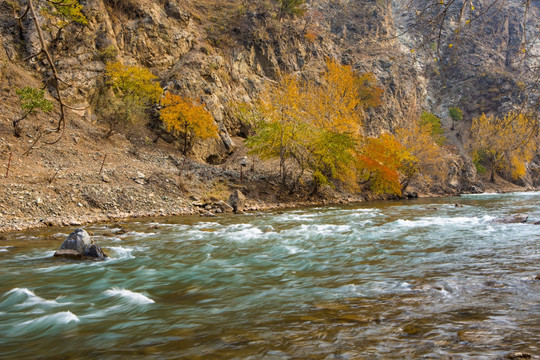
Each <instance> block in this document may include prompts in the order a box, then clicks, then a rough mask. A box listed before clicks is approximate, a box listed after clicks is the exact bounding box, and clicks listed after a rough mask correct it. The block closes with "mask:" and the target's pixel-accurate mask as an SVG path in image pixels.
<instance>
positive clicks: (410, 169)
mask: <svg viewBox="0 0 540 360" xmlns="http://www.w3.org/2000/svg"><path fill="white" fill-rule="evenodd" d="M395 134H396V138H397V139H399V141H400V143H401V144H402V145H403V147H404V148H405V150H406V151H407V152H408V153H409V158H406V159H404V161H403V163H402V165H401V167H400V173H401V175H402V180H401V191H402V192H404V191H405V189H406V188H407V187H408V185H409V184H410V182H411V181H412V180H413V179H414V178H420V179H421V180H424V181H426V182H428V183H433V182H434V181H437V180H439V181H442V180H444V179H445V178H446V176H447V165H446V163H445V161H444V159H445V152H444V149H443V148H441V147H440V146H439V145H438V144H437V142H436V141H435V139H434V138H433V126H432V123H431V122H426V121H425V119H424V120H422V119H421V118H419V119H418V120H416V121H411V122H410V123H409V124H407V126H405V127H401V128H398V129H396V132H395Z"/></svg>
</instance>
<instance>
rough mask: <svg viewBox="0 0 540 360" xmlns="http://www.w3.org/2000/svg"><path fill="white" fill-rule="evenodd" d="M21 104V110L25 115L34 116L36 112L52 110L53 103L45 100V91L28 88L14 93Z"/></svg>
mask: <svg viewBox="0 0 540 360" xmlns="http://www.w3.org/2000/svg"><path fill="white" fill-rule="evenodd" d="M15 93H16V94H17V96H19V101H20V102H21V109H22V110H23V111H24V112H25V114H28V115H31V114H35V113H36V112H37V111H38V110H41V111H43V112H49V111H52V109H53V103H52V101H50V100H47V99H45V90H39V89H35V88H33V87H30V86H26V87H24V88H21V89H18V90H16V91H15Z"/></svg>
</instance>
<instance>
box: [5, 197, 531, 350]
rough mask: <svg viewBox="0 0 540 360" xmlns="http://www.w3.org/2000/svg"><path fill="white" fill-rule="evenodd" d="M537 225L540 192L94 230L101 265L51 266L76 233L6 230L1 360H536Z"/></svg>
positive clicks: (191, 219)
mask: <svg viewBox="0 0 540 360" xmlns="http://www.w3.org/2000/svg"><path fill="white" fill-rule="evenodd" d="M456 203H458V204H459V205H460V206H458V207H456V206H455V204H456ZM520 213H527V214H529V216H530V217H529V220H530V221H529V223H526V224H500V223H495V222H493V220H494V219H496V218H499V217H504V216H509V215H514V214H520ZM531 220H533V221H540V193H514V194H485V195H464V196H461V197H451V198H438V199H418V200H408V201H387V202H370V203H362V204H356V205H347V206H339V207H319V208H306V209H296V210H290V211H283V212H273V213H258V214H246V215H241V216H240V215H223V216H218V217H216V218H210V219H207V218H199V217H178V218H166V219H153V220H152V219H149V220H147V221H140V222H126V223H122V224H108V225H103V224H102V225H93V226H87V227H86V230H87V231H89V232H91V233H93V238H94V239H95V240H96V241H97V242H98V243H99V244H100V245H101V246H102V247H103V248H104V249H105V251H106V252H107V253H108V254H109V255H110V260H107V261H105V262H74V261H68V260H59V259H53V258H52V255H53V253H54V251H55V250H56V249H57V248H58V247H59V245H60V244H61V242H62V241H63V239H64V238H65V237H66V236H67V234H68V233H69V232H70V231H72V230H73V229H72V228H70V229H67V228H62V229H53V230H51V229H48V230H40V231H38V230H34V231H30V232H24V233H17V234H10V235H8V237H7V240H3V241H0V358H1V359H19V358H20V359H31V358H32V359H34V358H40V359H125V358H135V359H138V358H140V359H496V358H499V357H503V356H505V354H508V353H513V352H518V351H520V352H525V353H529V354H531V355H533V356H540V280H538V279H536V278H537V276H539V275H540V268H539V264H540V226H538V225H533V224H532V223H531ZM121 227H122V228H123V229H124V230H125V231H123V230H122V231H119V230H120V228H121Z"/></svg>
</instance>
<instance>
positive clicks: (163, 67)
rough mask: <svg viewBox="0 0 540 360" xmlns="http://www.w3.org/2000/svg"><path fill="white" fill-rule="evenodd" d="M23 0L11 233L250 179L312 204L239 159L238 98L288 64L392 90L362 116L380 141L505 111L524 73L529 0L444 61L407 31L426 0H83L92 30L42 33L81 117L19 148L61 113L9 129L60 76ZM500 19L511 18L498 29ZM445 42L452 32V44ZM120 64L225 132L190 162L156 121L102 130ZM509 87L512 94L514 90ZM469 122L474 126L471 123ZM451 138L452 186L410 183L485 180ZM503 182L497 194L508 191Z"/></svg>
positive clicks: (159, 203)
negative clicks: (342, 67) (424, 121)
mask: <svg viewBox="0 0 540 360" xmlns="http://www.w3.org/2000/svg"><path fill="white" fill-rule="evenodd" d="M24 3H25V1H23V0H20V1H14V0H11V1H4V2H2V3H1V4H0V41H1V44H2V47H0V71H1V72H0V79H1V86H2V88H1V89H0V91H1V93H0V102H1V103H2V112H1V113H0V141H1V143H0V162H1V163H2V169H3V170H7V167H8V164H9V172H10V173H9V177H8V178H7V179H3V180H1V182H0V186H1V191H2V194H5V195H4V197H3V198H2V201H1V202H0V214H1V216H2V217H0V220H2V221H1V222H2V223H3V227H1V228H2V229H8V228H17V227H18V226H20V224H21V223H22V222H25V221H26V225H25V226H39V225H40V224H46V223H58V222H60V223H62V222H63V223H66V224H67V223H70V222H73V223H78V222H80V221H81V219H82V221H96V220H98V219H106V218H107V217H113V218H114V217H124V216H134V215H141V216H142V215H153V214H162V215H163V214H176V213H189V212H194V211H199V210H201V205H202V207H204V206H206V205H209V204H211V203H213V202H216V201H217V200H220V199H226V198H227V197H228V194H229V192H230V191H232V190H234V189H238V188H239V189H241V190H242V191H243V192H244V193H245V194H246V195H247V196H248V201H251V206H252V207H253V208H260V207H265V206H268V204H276V203H281V202H284V201H285V202H287V201H291V202H298V201H305V200H306V199H307V194H308V193H309V191H308V190H307V189H306V190H305V191H306V193H304V192H302V191H299V192H298V193H297V194H295V195H290V196H289V197H288V198H286V199H284V198H283V197H282V198H281V199H278V198H277V197H276V195H277V193H278V191H277V190H278V186H277V183H276V181H275V179H274V177H275V176H276V174H275V171H273V169H274V167H273V164H272V163H271V162H270V163H264V162H259V161H258V160H257V159H256V158H253V159H252V158H251V157H250V159H249V163H250V164H251V163H253V165H252V166H249V168H250V170H249V171H248V172H247V173H246V174H242V179H240V173H239V170H240V168H239V165H238V164H239V159H241V158H243V157H244V156H245V155H246V150H245V148H244V146H243V143H242V142H243V139H244V138H245V137H246V136H247V135H248V134H249V132H250V131H251V129H250V125H249V124H245V123H243V122H242V121H240V120H239V119H238V118H237V116H236V115H235V111H234V106H235V105H234V104H235V103H238V102H240V101H242V102H247V103H250V102H252V101H253V100H255V99H257V98H258V96H259V94H260V92H261V91H262V89H263V88H264V87H265V86H266V85H267V84H269V83H273V82H275V81H276V80H277V79H278V78H279V75H280V74H282V73H296V74H299V75H301V76H302V77H304V78H309V79H315V80H317V79H319V77H320V74H321V72H322V70H323V69H324V67H325V62H326V60H327V59H328V58H332V59H336V60H338V61H339V62H341V63H343V64H348V65H351V66H353V68H354V69H356V70H358V71H359V72H372V73H373V74H375V76H376V78H377V81H378V85H379V86H380V87H381V88H382V89H383V90H384V95H383V105H382V106H380V107H378V108H375V109H370V110H369V112H368V116H367V118H366V120H365V123H366V124H365V125H366V131H367V133H368V134H374V135H375V134H379V133H380V132H381V131H391V132H392V131H394V130H395V129H396V128H397V127H399V126H403V125H406V124H407V123H408V122H410V121H413V120H414V119H415V118H416V116H417V115H418V114H419V112H420V111H421V110H428V111H432V112H435V113H436V114H438V115H440V116H441V117H442V119H443V121H444V123H445V124H446V125H447V126H446V127H447V128H449V124H448V122H447V118H448V116H447V110H448V107H449V106H453V105H458V106H460V107H462V108H463V109H464V110H465V111H466V114H467V119H468V120H470V118H471V117H472V116H473V115H476V114H477V113H478V112H480V111H490V110H491V111H505V110H506V109H508V108H509V107H511V106H513V104H516V102H515V100H514V98H515V96H518V95H517V94H513V93H512V91H513V89H514V87H515V86H517V81H518V80H517V79H518V77H517V76H518V75H519V74H520V73H519V71H518V69H515V70H512V69H513V68H512V66H514V65H513V64H514V63H515V62H513V60H512V57H511V56H510V55H509V54H513V51H514V50H513V49H514V48H515V47H516V44H515V41H516V40H515V39H517V38H519V36H520V35H519V34H520V31H523V29H521V28H520V27H519V26H518V23H516V22H515V21H514V20H513V19H514V16H515V11H518V3H519V1H517V0H515V1H512V2H511V6H510V5H509V6H510V8H509V9H506V10H504V11H502V12H501V13H500V14H501V15H500V16H501V17H500V18H494V17H492V18H491V20H492V21H493V22H490V23H488V25H489V24H491V25H489V26H491V28H492V31H491V30H490V32H486V33H485V36H483V37H477V38H475V39H476V40H475V42H467V41H464V44H463V45H460V46H455V47H454V48H453V49H455V50H448V49H447V50H444V51H443V52H444V53H445V54H446V55H445V60H444V61H439V63H434V61H433V60H432V59H430V58H431V57H432V55H430V53H429V49H428V50H422V49H421V46H422V44H425V37H426V36H427V33H426V32H422V31H421V30H420V28H417V30H415V29H412V30H411V31H409V32H407V33H406V34H404V35H403V36H399V37H397V36H396V34H399V33H400V29H404V28H405V27H407V26H410V25H411V22H413V21H414V20H413V19H414V8H409V9H402V8H400V5H399V2H395V3H394V4H391V3H389V2H384V1H375V0H373V1H368V0H365V1H325V0H313V1H309V2H308V5H309V6H308V11H307V12H306V13H305V14H304V15H303V16H302V17H299V18H294V17H286V16H284V17H280V16H279V13H278V10H277V9H276V6H275V4H274V3H273V2H265V1H256V2H250V3H247V2H245V1H240V0H238V1H229V2H227V4H225V5H224V4H223V2H222V1H217V0H204V1H195V0H189V1H180V0H171V1H165V0H141V1H135V0H86V1H81V4H82V5H83V6H84V10H83V11H84V14H85V15H86V17H87V18H88V24H87V25H86V26H78V25H69V26H68V27H67V28H66V29H64V30H63V31H61V32H57V31H56V30H55V29H54V28H49V30H50V31H48V32H46V35H47V42H48V44H49V48H50V51H51V53H52V54H54V58H55V64H56V66H57V68H58V71H59V74H60V77H61V78H62V79H63V80H64V81H65V84H64V85H62V88H63V92H64V96H65V97H66V98H67V101H68V103H69V104H70V105H73V106H74V107H77V108H79V110H76V111H71V110H70V111H69V114H68V122H67V130H66V133H65V134H64V136H63V137H62V139H61V140H60V142H58V143H56V144H53V145H47V144H46V140H47V139H43V141H40V142H38V143H37V146H36V148H35V149H34V150H32V151H31V152H30V154H29V155H23V153H25V152H26V151H27V150H28V149H29V147H30V146H31V144H32V143H33V142H34V140H35V139H36V136H38V134H39V133H40V131H41V129H43V128H44V127H46V126H48V124H49V122H50V121H51V119H52V116H49V115H44V114H38V115H37V116H35V117H32V118H29V119H27V120H25V121H24V122H22V123H21V124H22V126H23V135H22V137H20V138H18V137H15V136H14V135H13V129H12V125H11V123H12V121H13V120H14V119H16V118H17V117H19V116H20V114H21V112H20V108H19V103H18V100H17V96H16V94H15V91H16V89H18V88H21V87H24V86H27V85H30V86H33V87H37V88H39V87H41V84H43V82H44V81H45V80H46V79H47V78H48V76H49V71H50V69H49V68H48V66H47V64H46V63H45V62H44V61H43V59H35V58H34V59H31V60H26V59H25V58H27V57H28V56H30V55H32V54H34V53H35V52H36V51H38V50H39V44H38V42H37V38H36V32H35V28H34V25H33V24H32V22H31V21H29V20H28V19H27V18H26V19H25V20H24V21H23V22H22V25H23V29H21V28H20V26H19V24H18V23H17V21H16V20H15V17H14V14H15V13H19V12H20V11H21V9H23V8H24V6H23V5H24ZM41 20H42V21H43V22H44V23H45V24H46V23H47V20H46V19H45V18H43V19H41ZM501 21H502V23H504V24H506V25H505V26H504V27H503V28H502V30H501V28H500V26H498V24H499V22H501ZM495 30H497V31H498V32H495ZM449 32H450V31H449ZM448 36H450V35H448ZM486 39H491V40H490V42H487V41H486ZM447 41H449V40H447V38H446V37H445V38H444V39H443V43H444V44H446V43H447ZM480 45H482V46H480ZM412 49H416V50H417V51H416V52H414V53H412V52H411V50H412ZM447 53H448V54H447ZM508 59H510V60H508ZM113 60H120V61H122V62H123V63H124V64H138V65H143V66H145V67H147V68H149V69H150V70H151V71H152V72H153V73H154V74H156V75H157V76H158V77H159V81H160V83H161V85H162V86H163V87H164V88H166V89H167V90H170V91H174V92H177V93H181V94H184V95H189V96H191V97H193V98H199V99H201V101H202V102H203V103H204V104H205V106H206V108H207V109H208V110H209V111H210V113H211V114H212V116H213V117H214V119H215V121H216V123H217V125H218V128H219V137H218V138H217V139H215V140H208V141H205V142H202V143H200V144H198V145H196V146H195V148H194V149H193V154H191V156H190V158H191V159H192V160H189V161H188V162H187V165H184V164H183V161H182V159H181V155H180V153H179V151H178V150H177V146H176V144H175V142H174V141H172V139H171V137H170V136H168V134H166V132H165V131H164V128H163V126H162V124H161V122H160V120H159V118H158V117H157V116H155V114H154V116H151V117H149V119H148V123H149V126H148V127H143V128H140V129H138V130H137V131H136V132H135V133H130V132H128V133H122V134H117V135H114V136H112V137H111V138H104V134H105V133H106V128H105V126H104V125H103V122H104V119H103V118H100V115H99V114H100V113H99V110H100V109H99V108H96V104H97V102H96V98H97V96H98V95H99V94H100V89H101V88H102V87H103V84H104V81H105V80H104V79H105V78H104V70H105V64H106V63H107V62H108V61H113ZM439 64H441V65H440V68H438V66H439ZM479 67H480V68H481V69H482V72H479V70H478V69H479ZM510 70H512V71H510ZM502 73H504V74H506V75H505V76H506V77H501V75H500V74H502ZM507 88H509V89H507ZM478 89H481V91H482V93H481V96H479V95H478V94H479V92H478V91H479V90H478ZM490 89H491V90H493V89H497V94H495V93H494V92H493V91H491V90H490ZM505 89H507V90H509V95H502V93H503V91H506V90H505ZM49 90H50V91H52V89H49ZM483 92H486V94H484V93H483ZM53 93H54V91H53ZM505 94H506V92H505ZM512 96H513V97H512ZM470 99H474V101H472V100H470ZM466 128H467V126H466V124H464V125H463V126H462V127H460V128H459V129H460V130H461V131H463V132H466ZM447 135H448V136H449V138H450V140H452V139H453V140H454V141H455V145H456V146H457V147H456V148H453V149H452V148H449V149H448V159H447V161H448V162H449V163H450V167H449V176H448V180H447V182H445V183H435V184H433V183H426V182H419V183H418V184H412V185H411V192H413V191H417V192H419V193H424V194H428V193H445V192H446V193H455V192H460V191H473V190H475V191H478V186H480V187H482V186H483V185H482V184H480V183H477V179H476V172H475V169H474V167H473V166H472V164H471V162H470V159H467V156H462V155H463V154H465V153H466V152H465V151H463V150H462V149H461V148H460V146H462V144H461V141H460V139H459V137H456V136H455V135H456V134H454V133H453V132H451V131H450V130H448V129H447ZM9 158H11V159H12V160H11V161H9ZM101 168H103V169H101ZM104 175H105V176H104ZM244 175H245V176H244ZM500 181H501V183H497V184H495V185H494V187H495V188H505V187H508V186H511V185H510V184H507V183H505V182H502V180H500ZM531 181H532V180H531ZM528 185H529V186H530V185H531V184H530V183H529V184H528ZM340 191H341V190H340V188H339V186H338V187H337V188H336V189H327V192H326V193H324V194H321V196H322V197H323V198H324V197H326V198H330V199H332V198H333V199H334V200H333V201H335V200H336V199H360V198H365V197H369V196H371V195H370V194H362V195H360V196H353V195H350V194H347V193H345V192H340ZM313 200H315V199H313ZM319 200H320V199H319ZM210 208H211V206H210ZM201 211H202V210H201ZM69 218H71V220H69ZM66 219H67V220H66Z"/></svg>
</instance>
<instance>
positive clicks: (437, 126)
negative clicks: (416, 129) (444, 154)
mask: <svg viewBox="0 0 540 360" xmlns="http://www.w3.org/2000/svg"><path fill="white" fill-rule="evenodd" d="M420 126H421V127H423V128H424V129H425V130H426V131H428V132H429V134H430V135H431V138H432V139H433V141H435V142H436V143H437V145H443V144H444V143H445V142H446V138H445V137H444V135H443V133H444V130H443V129H442V127H441V119H439V118H438V117H437V116H436V115H434V114H432V113H430V112H427V111H423V112H422V114H421V115H420Z"/></svg>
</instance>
